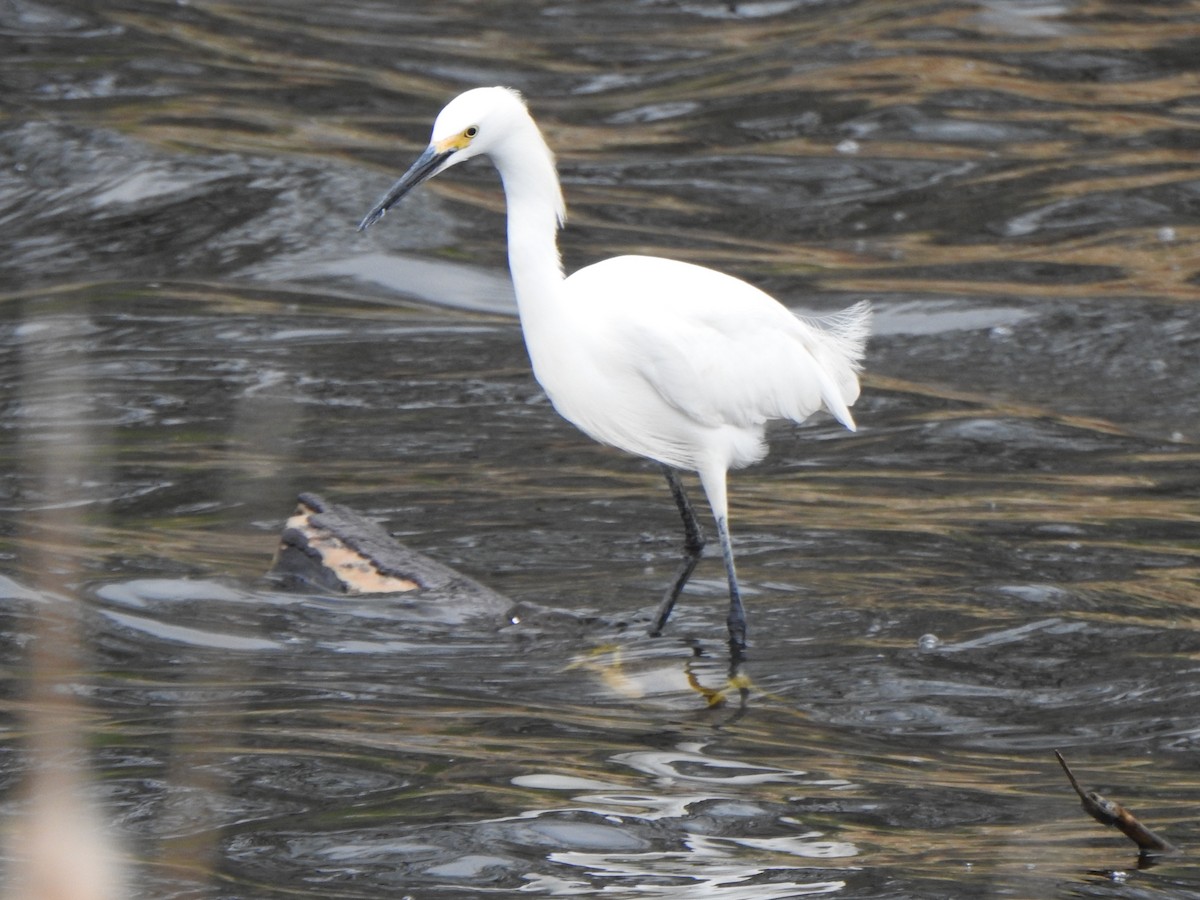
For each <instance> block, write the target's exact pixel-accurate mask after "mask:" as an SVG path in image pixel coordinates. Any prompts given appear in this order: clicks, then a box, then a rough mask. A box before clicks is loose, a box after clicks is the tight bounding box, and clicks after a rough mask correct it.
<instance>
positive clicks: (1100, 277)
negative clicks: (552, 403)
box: [0, 0, 1200, 900]
mask: <svg viewBox="0 0 1200 900" xmlns="http://www.w3.org/2000/svg"><path fill="white" fill-rule="evenodd" d="M491 83H506V84H510V85H513V86H515V87H518V88H520V89H522V90H523V91H524V92H525V93H526V95H527V96H528V97H529V99H530V102H531V105H532V107H533V109H534V112H535V114H536V115H537V116H538V117H539V120H540V121H541V122H542V124H543V126H544V129H545V131H546V134H547V137H548V139H549V140H550V142H551V144H552V145H553V146H554V148H555V150H556V152H557V153H558V156H559V162H560V167H561V170H562V175H563V180H564V186H565V189H566V192H567V199H568V203H569V205H570V208H571V213H572V218H571V226H570V227H569V228H568V229H567V231H566V232H565V233H564V235H563V251H564V257H565V259H566V261H567V265H568V268H571V269H573V268H576V267H578V266H581V265H584V264H587V263H589V262H592V261H595V260H596V259H599V258H601V257H603V256H606V255H610V254H613V253H618V252H628V251H638V252H660V253H664V254H669V255H672V256H676V257H679V258H684V259H688V260H693V261H697V262H701V263H705V264H709V265H714V266H717V267H720V268H724V269H727V270H729V271H732V272H734V273H736V274H739V275H741V276H743V277H746V278H748V279H750V280H752V281H754V282H755V283H757V284H760V285H762V286H763V287H765V288H767V289H768V290H770V291H772V292H773V293H775V294H776V295H777V296H779V297H781V298H783V299H784V300H785V301H786V302H788V303H789V304H790V305H795V306H797V307H802V308H806V309H812V310H818V311H825V310H832V309H836V308H839V307H841V306H844V305H848V304H849V303H850V302H853V301H855V300H858V299H860V298H863V297H869V298H871V299H872V300H873V302H874V303H875V306H876V309H877V311H878V316H877V325H878V327H877V335H876V337H875V338H874V339H873V341H872V343H871V346H870V349H869V354H868V373H867V376H866V380H865V390H864V394H863V397H862V399H861V400H860V402H859V404H858V406H857V407H856V409H855V415H856V418H857V420H858V422H859V426H860V430H859V431H858V432H857V433H856V434H848V433H846V432H844V431H843V430H842V429H840V428H839V427H835V425H833V424H832V423H831V422H830V421H829V420H828V419H822V420H820V421H816V422H814V423H812V424H811V425H809V426H806V427H804V428H802V429H794V428H780V429H779V430H778V431H777V432H775V433H774V440H773V446H772V453H771V456H770V457H769V458H768V460H767V461H766V462H765V463H764V464H762V465H760V466H757V467H755V468H753V469H750V470H747V471H745V472H740V473H736V474H735V475H734V476H733V477H732V478H731V503H732V520H733V529H734V537H735V542H736V545H737V548H738V554H739V566H740V574H741V576H742V579H743V582H744V585H745V591H746V595H747V605H748V615H749V622H750V629H751V635H750V636H751V643H752V646H751V650H750V655H749V661H748V663H747V664H746V666H745V669H744V671H743V672H742V673H740V676H739V678H738V680H736V681H735V682H733V683H730V682H729V680H728V675H729V672H728V658H727V650H726V647H725V645H724V625H723V616H724V598H725V588H724V580H723V572H722V569H721V565H720V561H719V558H712V557H711V556H710V558H708V559H706V560H705V561H704V562H703V563H702V564H701V567H700V569H699V570H698V572H697V577H696V579H695V580H694V582H693V584H692V586H691V587H690V588H689V590H688V592H687V593H686V594H685V596H684V598H683V601H682V602H681V605H680V607H679V609H678V610H677V613H676V617H675V618H674V619H673V620H672V622H671V624H670V626H669V628H668V631H667V633H666V634H665V635H664V636H663V637H661V638H658V639H650V638H647V637H644V636H643V633H644V626H645V624H646V622H647V620H648V618H649V615H650V613H651V611H652V609H653V607H654V604H655V602H656V600H657V597H658V594H659V592H660V591H661V589H662V588H663V586H664V584H665V582H666V580H667V579H668V578H669V576H670V573H671V572H672V570H673V568H674V565H675V561H676V556H677V552H678V541H679V536H678V534H677V529H678V518H677V516H676V514H675V512H674V509H673V507H672V505H671V503H670V500H669V497H668V495H667V493H666V491H665V489H664V486H663V485H662V484H661V477H660V476H659V474H658V473H657V471H655V470H654V469H653V468H652V467H650V466H648V465H646V464H644V463H642V462H640V461H637V460H633V459H630V458H627V457H624V456H622V455H621V454H618V453H616V452H613V451H609V450H606V449H604V448H601V447H598V446H595V445H593V444H591V443H589V442H588V441H587V439H585V438H583V437H582V436H581V435H579V434H577V433H575V432H574V431H573V429H572V428H571V427H570V426H568V425H567V424H565V423H564V422H562V421H561V420H559V419H558V418H557V417H556V416H555V414H554V412H553V410H552V409H551V408H550V407H549V405H548V403H547V402H546V401H545V399H544V397H543V396H542V394H541V392H540V390H539V388H538V387H537V385H536V384H535V383H534V382H533V380H532V378H531V376H530V374H529V371H528V363H527V360H526V357H525V351H524V347H523V345H522V342H521V336H520V332H519V328H518V326H517V324H516V321H515V318H514V317H513V306H512V298H511V289H510V287H509V283H508V276H507V271H506V268H505V254H504V245H503V229H504V222H503V198H502V196H501V194H500V193H499V190H498V184H497V180H496V177H495V175H494V173H493V172H492V170H491V169H490V168H489V167H488V166H487V165H486V164H483V163H476V164H473V165H471V166H467V167H464V168H462V169H458V170H456V171H455V172H454V173H452V174H451V175H448V176H446V177H444V178H442V179H439V181H438V182H436V183H435V184H433V185H431V186H430V187H428V188H426V189H424V190H423V191H421V192H419V193H418V194H415V195H413V196H412V197H410V198H409V199H407V200H406V201H405V203H404V204H403V206H401V207H400V208H398V209H397V210H395V211H394V212H393V213H392V214H391V215H389V217H388V219H387V221H386V223H385V227H378V228H375V229H372V230H371V231H370V232H369V233H368V234H358V233H356V232H355V230H354V226H355V224H356V223H357V221H358V219H359V218H360V217H361V215H362V214H363V213H364V212H365V211H366V210H367V209H368V208H369V207H370V205H371V204H372V203H373V202H374V201H375V199H376V198H377V197H378V195H379V194H380V193H381V192H382V191H383V190H384V189H385V188H386V187H387V186H388V185H389V184H390V183H391V181H392V180H393V179H394V177H395V176H396V175H397V174H398V172H399V171H400V170H401V169H402V168H403V167H404V166H406V165H407V164H408V162H409V161H410V160H411V158H412V157H414V156H415V154H416V153H417V152H418V151H419V150H420V149H421V147H422V146H423V145H424V143H425V140H426V139H427V136H428V129H429V124H430V122H431V121H432V119H433V117H434V115H435V114H436V113H437V111H438V110H439V109H440V108H441V106H442V104H443V103H444V102H445V101H446V100H447V99H449V98H450V97H451V96H453V95H454V94H455V93H457V92H458V91H459V90H461V89H463V88H466V87H469V86H474V85H478V84H491ZM0 86H2V88H3V90H2V91H0V171H2V173H3V174H2V175H0V238H2V239H0V300H2V302H0V383H2V385H3V402H4V407H3V410H4V414H3V418H2V419H0V425H2V429H0V454H3V457H4V459H5V460H6V463H7V464H6V465H5V466H4V467H3V469H0V561H2V566H3V568H2V569H0V594H2V595H3V598H4V600H3V606H2V607H0V648H2V650H3V654H2V656H0V675H2V677H3V692H2V694H0V698H2V703H3V706H2V710H3V713H2V719H0V721H2V722H3V727H4V730H3V732H2V733H0V783H2V784H3V786H4V793H3V798H4V811H5V819H6V822H7V824H8V825H9V826H10V828H9V832H8V833H9V837H8V838H7V839H6V842H5V844H4V849H3V851H2V857H3V868H4V873H5V874H4V876H3V877H4V879H5V883H6V884H7V885H8V887H7V888H6V889H5V891H3V892H0V893H3V895H4V896H6V897H7V896H9V895H10V894H11V895H12V896H14V897H15V896H27V894H22V893H20V888H19V887H17V886H16V885H17V884H18V880H19V878H20V877H22V874H23V873H24V874H25V875H28V872H29V871H30V866H29V865H28V863H27V862H26V861H25V855H26V851H25V850H24V849H22V848H24V847H27V846H28V845H29V844H28V842H30V841H32V842H33V846H34V847H35V850H34V854H35V856H39V857H40V858H43V859H45V860H48V862H46V863H45V864H46V865H47V866H48V867H49V869H50V871H52V872H57V873H58V874H59V875H61V874H62V873H63V872H71V873H76V874H78V875H79V877H80V878H81V880H82V881H83V882H84V883H87V884H91V885H93V886H95V885H101V884H103V883H104V882H103V878H104V877H105V876H103V875H102V874H96V871H95V870H93V869H92V868H90V866H91V864H92V860H93V857H96V858H103V857H104V856H105V853H104V849H105V846H106V845H110V846H111V847H112V848H115V854H116V857H117V859H118V860H119V865H118V868H119V869H120V873H119V875H115V876H112V877H113V878H114V879H116V878H120V879H123V881H124V884H125V889H124V891H123V892H122V891H120V890H118V891H115V892H113V893H110V894H108V895H107V896H133V897H146V898H150V897H154V898H183V897H220V898H263V897H280V898H282V897H331V898H332V897H337V898H359V897H362V898H366V897H371V898H375V897H397V898H399V897H403V896H411V897H413V898H433V897H477V896H485V895H513V896H516V895H532V896H588V895H604V896H609V897H629V898H643V897H680V898H692V897H716V898H723V900H741V898H747V900H750V898H752V900H773V898H790V897H801V896H808V895H813V894H831V895H834V896H840V897H843V898H847V900H850V898H924V897H930V898H941V897H946V898H959V897H1018V898H1048V897H1055V898H1058V897H1120V898H1175V897H1200V871H1198V870H1197V867H1196V865H1195V863H1194V855H1184V856H1182V857H1180V858H1178V859H1171V860H1165V861H1163V862H1162V863H1161V864H1159V865H1157V866H1154V867H1150V868H1141V869H1139V868H1138V865H1137V859H1136V855H1135V853H1134V851H1133V845H1132V844H1130V843H1129V842H1128V841H1126V840H1125V839H1124V838H1123V837H1122V836H1121V835H1120V834H1118V833H1116V832H1115V831H1112V830H1107V831H1106V830H1104V829H1102V828H1101V826H1100V825H1098V824H1096V823H1095V822H1093V821H1091V820H1090V819H1087V818H1086V817H1085V815H1084V814H1083V812H1082V811H1081V810H1080V809H1079V805H1078V801H1077V800H1076V798H1075V797H1074V795H1073V794H1072V793H1071V790H1070V787H1069V785H1068V784H1067V782H1066V780H1065V779H1064V777H1063V775H1062V773H1061V771H1060V770H1059V769H1058V766H1057V763H1056V762H1055V760H1054V757H1053V750H1054V749H1055V748H1058V749H1060V750H1062V751H1063V753H1064V754H1065V755H1066V757H1067V758H1068V759H1069V760H1070V761H1071V762H1072V763H1073V764H1074V765H1075V767H1076V769H1077V770H1078V772H1079V774H1080V776H1081V778H1082V780H1083V781H1084V782H1086V783H1087V784H1088V785H1089V786H1093V787H1095V788H1097V789H1098V790H1100V791H1102V792H1103V793H1105V794H1106V795H1108V796H1111V797H1112V798H1113V799H1117V800H1119V801H1120V802H1122V803H1124V804H1125V805H1127V806H1129V807H1131V808H1132V809H1133V810H1134V811H1135V812H1136V813H1137V814H1138V815H1139V816H1140V817H1141V818H1142V819H1143V820H1144V821H1146V822H1147V824H1150V825H1152V826H1153V827H1155V828H1157V829H1159V830H1160V831H1162V833H1164V834H1165V835H1167V836H1168V837H1170V838H1171V839H1172V840H1174V841H1176V842H1177V843H1180V844H1182V845H1184V846H1185V847H1187V846H1192V847H1197V846H1200V830H1198V828H1197V814H1196V808H1197V801H1198V800H1200V774H1198V773H1200V766H1198V765H1197V754H1198V753H1200V618H1198V616H1197V603H1198V601H1200V475H1198V462H1200V451H1198V449H1197V448H1198V444H1197V441H1200V429H1198V427H1197V424H1198V423H1200V225H1198V224H1197V223H1198V221H1200V218H1198V214H1200V4H1197V3H1194V2H1161V3H1159V2H1146V3H1101V2H1069V0H1064V2H1049V0H1040V2H1004V0H992V2H978V3H966V2H947V3H911V4H895V3H890V2H889V3H885V2H878V0H877V2H850V0H841V2H834V0H829V2H820V0H812V2H785V0H780V2H759V3H746V4H740V3H737V4H731V3H717V2H703V0H701V2H653V0H642V2H629V0H626V2H621V3H617V2H609V0H589V2H587V3H568V2H558V3H553V2H528V3H519V4H518V3H502V2H482V0H481V2H466V0H460V2H443V3H438V4H408V5H405V4H396V3H381V2H366V0H363V2H353V3H344V4H317V3H297V2H287V3H283V2H274V3H273V2H254V3H243V4H225V3H209V2H204V0H191V2H150V0H142V2H136V0H124V2H118V3H112V4H103V5H97V4H85V3H72V2H49V0H47V2H26V0H0ZM301 490H314V491H318V492H320V493H321V494H322V495H324V496H326V497H327V498H329V499H332V500H337V501H340V502H343V503H348V504H350V505H353V506H355V507H357V508H359V509H361V510H363V511H364V512H366V513H368V514H369V515H371V516H373V517H376V518H378V519H379V520H380V521H382V522H383V523H384V524H386V526H387V527H388V528H389V529H390V530H392V531H393V532H395V533H396V534H397V535H398V536H399V537H400V539H401V540H403V541H405V542H406V543H407V544H409V545H410V546H412V547H414V548H416V549H418V550H421V551H423V552H425V553H428V554H429V555H430V556H432V557H434V558H436V559H438V560H440V561H442V562H444V563H447V564H449V565H452V566H455V567H457V568H459V569H461V570H462V571H464V572H466V573H467V574H469V575H471V576H473V577H475V578H477V579H479V580H480V581H483V582H485V583H487V584H488V585H489V586H491V587H493V588H494V589H496V590H497V591H500V592H502V593H503V594H504V595H506V596H507V597H508V598H510V599H511V600H512V602H513V609H512V610H511V611H505V612H504V613H497V612H496V610H495V609H494V608H492V607H488V606H485V605H480V606H478V607H477V606H474V605H472V603H470V602H469V601H463V600H461V599H455V600H445V602H438V600H437V598H432V599H431V600H429V601H426V602H414V601H412V600H405V599H403V598H400V599H394V598H393V599H381V600H380V599H376V600H368V599H363V598H358V599H347V598H334V597H305V596H298V595H289V594H284V593H281V592H279V591H278V590H276V589H275V588H274V587H273V586H272V585H271V584H270V583H269V582H267V581H265V580H264V579H263V578H262V575H263V573H264V571H265V570H266V569H267V567H268V565H269V563H270V559H271V555H272V553H273V551H274V548H275V544H276V539H277V535H278V534H279V531H280V529H281V527H282V524H283V521H284V519H285V518H286V516H287V515H288V514H289V513H290V511H291V509H292V506H293V498H294V496H295V494H296V493H297V492H298V491H301ZM743 693H744V695H745V696H744V697H743V696H742V694H743ZM722 701H724V702H722ZM64 759H65V760H66V763H65V764H64V762H63V761H64ZM90 833H91V835H90ZM97 834H98V835H99V840H100V845H101V846H100V847H95V846H92V845H90V844H89V843H88V839H89V836H94V835H97ZM22 841H24V842H25V843H22ZM39 841H40V842H41V843H39ZM34 871H36V870H34ZM35 895H36V896H49V893H48V892H47V891H43V892H41V893H37V892H36V891H35V892H31V893H29V894H28V896H35ZM75 896H85V894H83V893H80V894H77V895H75ZM86 896H100V894H95V893H93V894H86Z"/></svg>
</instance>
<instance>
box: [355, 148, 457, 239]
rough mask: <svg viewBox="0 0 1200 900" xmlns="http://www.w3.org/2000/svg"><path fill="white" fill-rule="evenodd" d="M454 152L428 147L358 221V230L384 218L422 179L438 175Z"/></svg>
mask: <svg viewBox="0 0 1200 900" xmlns="http://www.w3.org/2000/svg"><path fill="white" fill-rule="evenodd" d="M453 152H454V151H453V150H442V151H439V150H438V149H437V148H436V147H433V146H430V147H428V148H426V150H425V152H424V153H422V154H421V155H420V156H418V157H417V161H416V162H414V163H413V164H412V165H411V166H409V167H408V171H407V172H405V173H404V174H403V175H402V176H400V180H399V181H397V182H396V183H395V184H393V185H392V187H391V190H389V191H388V192H387V193H386V194H384V195H383V199H382V200H380V201H379V202H378V203H376V204H375V208H374V209H372V210H371V211H370V212H369V213H367V215H366V216H365V217H364V218H363V220H362V221H361V222H359V223H358V230H359V231H363V230H364V229H367V228H370V227H371V226H372V225H374V224H375V223H376V222H378V221H379V220H380V219H382V218H383V214H384V213H385V212H387V211H388V210H389V209H391V208H392V207H393V206H395V205H396V204H397V203H398V202H400V199H401V198H402V197H403V196H404V195H405V194H407V193H408V192H409V191H411V190H412V189H413V188H415V187H416V186H417V185H418V184H420V183H421V182H422V181H425V180H426V179H428V178H431V177H432V176H434V175H436V174H437V173H438V171H439V170H440V169H441V167H442V163H444V162H445V161H446V159H447V157H449V156H450V154H452V153H453Z"/></svg>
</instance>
